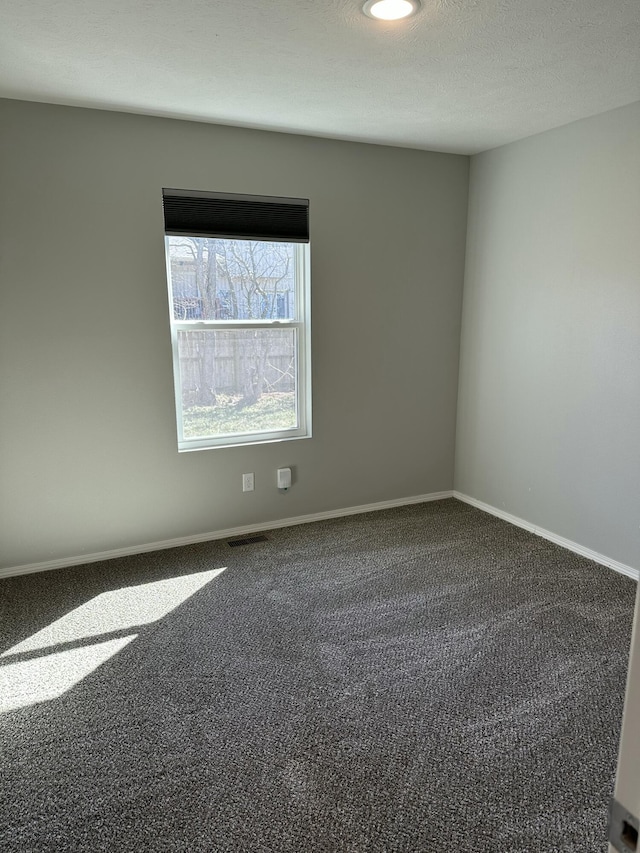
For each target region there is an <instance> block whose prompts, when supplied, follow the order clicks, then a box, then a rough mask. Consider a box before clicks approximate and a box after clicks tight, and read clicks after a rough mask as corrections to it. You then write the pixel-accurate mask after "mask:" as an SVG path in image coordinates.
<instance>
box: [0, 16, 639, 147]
mask: <svg viewBox="0 0 640 853" xmlns="http://www.w3.org/2000/svg"><path fill="white" fill-rule="evenodd" d="M360 5H361V4H360V2H359V0H316V2H312V0H179V2H168V0H82V2H81V0H57V2H53V3H52V2H51V0H28V2H26V0H0V16H1V20H0V96H4V97H8V98H22V99H25V100H33V101H44V102H52V103H60V104H74V105H79V106H92V107H98V108H104V109H116V110H125V111H130V112H139V113H150V114H155V115H165V116H175V117H179V118H191V119H198V120H203V121H212V122H218V123H223V124H235V125H246V126H250V127H260V128H268V129H273V130H287V131H294V132H298V133H306V134H314V135H319V136H331V137H337V138H341V139H353V140H363V141H369V142H379V143H387V144H391V145H401V146H408V147H415V148H427V149H433V150H439V151H453V152H461V153H473V152H477V151H481V150H485V149H487V148H492V147H495V146H496V145H501V144H503V143H506V142H510V141H512V140H514V139H519V138H522V137H524V136H528V135H530V134H533V133H537V132H539V131H542V130H547V129H549V128H551V127H556V126H558V125H561V124H565V123H566V122H569V121H573V120H575V119H578V118H583V117H585V116H589V115H593V114H595V113H599V112H603V111H605V110H608V109H611V108H613V107H617V106H622V105H623V104H627V103H630V102H632V101H636V100H640V0H423V5H422V9H421V11H420V13H419V14H418V15H417V16H416V17H414V18H412V19H409V20H408V21H404V22H395V23H382V22H379V21H373V20H371V19H370V18H367V17H365V16H364V15H363V14H362V12H361V10H360Z"/></svg>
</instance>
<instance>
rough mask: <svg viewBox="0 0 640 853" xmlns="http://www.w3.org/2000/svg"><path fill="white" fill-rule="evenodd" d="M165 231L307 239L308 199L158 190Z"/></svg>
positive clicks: (257, 237)
mask: <svg viewBox="0 0 640 853" xmlns="http://www.w3.org/2000/svg"><path fill="white" fill-rule="evenodd" d="M162 198H163V203H164V225H165V231H166V233H167V234H175V235H188V236H191V237H236V238H238V239H244V240H278V241H285V242H288V243H308V242H309V201H308V200H307V199H300V198H277V197H271V196H255V195H230V194H228V193H205V192H197V191H189V190H169V189H165V190H163V191H162Z"/></svg>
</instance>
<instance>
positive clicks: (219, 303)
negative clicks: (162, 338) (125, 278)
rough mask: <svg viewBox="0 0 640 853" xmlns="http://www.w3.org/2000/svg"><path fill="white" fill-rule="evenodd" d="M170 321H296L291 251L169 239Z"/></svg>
mask: <svg viewBox="0 0 640 853" xmlns="http://www.w3.org/2000/svg"><path fill="white" fill-rule="evenodd" d="M168 241H169V260H170V265H171V293H172V298H173V317H174V320H291V319H294V318H295V310H296V306H295V245H294V244H293V243H267V242H264V241H260V240H223V239H219V238H215V237H169V238H168Z"/></svg>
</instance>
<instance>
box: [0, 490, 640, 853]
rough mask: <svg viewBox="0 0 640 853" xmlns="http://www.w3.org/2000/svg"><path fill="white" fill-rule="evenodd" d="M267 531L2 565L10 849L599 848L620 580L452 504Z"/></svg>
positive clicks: (617, 684)
mask: <svg viewBox="0 0 640 853" xmlns="http://www.w3.org/2000/svg"><path fill="white" fill-rule="evenodd" d="M268 535H269V541H268V542H264V543H258V544H254V545H250V546H245V547H240V548H230V547H229V546H228V545H227V544H226V543H223V542H217V543H207V544H203V545H198V546H192V547H187V548H180V549H175V550H171V551H162V552H157V553H153V554H147V555H141V556H136V557H129V558H125V559H120V560H112V561H108V562H104V563H96V564H92V565H89V566H84V567H78V568H73V569H65V570H61V571H57V572H48V573H42V574H39V575H30V576H24V577H18V578H12V579H8V580H4V581H0V600H1V602H2V610H1V612H0V616H1V623H0V640H1V641H2V643H1V645H0V652H3V653H4V654H3V655H2V656H1V657H0V673H1V671H2V670H4V683H5V711H4V712H3V713H1V714H0V750H1V753H2V755H1V760H2V772H1V774H0V808H1V809H2V812H3V815H2V820H0V850H2V851H3V853H14V851H15V853H18V851H19V853H30V851H33V852H34V853H36V851H37V853H40V851H56V853H62V851H91V853H96V851H110V853H111V851H113V852H114V853H117V851H136V853H144V851H172V852H173V851H185V853H186V851H189V853H199V851H221V852H222V851H247V853H307V851H328V853H332V851H350V853H365V851H366V853H373V851H380V853H381V852H382V851H385V853H400V851H402V853H416V851H419V852H420V853H447V851H452V853H453V851H456V853H467V851H468V853H471V851H474V853H478V851H486V853H491V852H492V851H495V853H505V851H508V853H538V851H540V853H542V851H544V853H552V851H576V853H577V851H580V853H587V852H588V853H592V851H604V850H606V845H605V841H604V839H605V837H606V821H607V816H606V815H607V804H608V798H609V796H610V794H611V791H612V786H613V779H614V773H615V763H616V752H617V742H618V735H619V728H620V720H621V714H622V702H623V694H624V682H625V674H626V664H627V654H628V648H629V642H630V629H631V621H632V610H633V601H634V596H635V584H634V583H633V582H632V581H631V580H629V579H627V578H624V577H621V576H619V575H617V574H615V573H614V572H612V571H610V570H608V569H606V568H603V567H600V566H597V565H595V564H594V563H591V562H589V561H587V560H584V559H582V558H580V557H577V556H575V555H573V554H571V553H569V552H566V551H564V550H562V549H560V548H558V547H556V546H554V545H551V544H550V543H548V542H546V541H544V540H543V539H540V538H538V537H535V536H532V535H530V534H528V533H526V532H524V531H522V530H520V529H518V528H515V527H512V526H510V525H508V524H506V523H505V522H502V521H500V520H498V519H495V518H493V517H491V516H488V515H486V514H484V513H482V512H479V511H478V510H475V509H473V508H471V507H469V506H466V505H464V504H462V503H459V502H457V501H454V500H448V501H442V502H438V503H431V504H424V505H415V506H409V507H404V508H400V509H395V510H389V511H384V512H379V513H371V514H368V515H360V516H352V517H350V518H345V519H337V520H333V521H328V522H323V523H317V524H309V525H304V526H301V527H298V528H286V529H282V530H278V531H272V532H270V533H269V534H268ZM222 567H226V569H225V571H224V572H221V573H219V574H215V575H214V573H213V570H215V569H219V568H222ZM208 571H211V575H200V576H199V577H196V578H195V579H194V577H193V576H194V573H201V572H208ZM165 579H173V580H165ZM205 581H207V582H206V583H205ZM127 587H135V589H130V590H127V589H126V588H127ZM198 587H199V588H198ZM188 596H190V597H188ZM171 607H173V609H171ZM131 637H134V639H131ZM29 638H31V639H29ZM7 652H8V653H7ZM92 654H94V655H96V657H95V660H94V663H93V667H94V668H93V670H92V671H88V672H85V669H86V667H87V660H88V659H89V658H90V657H91V655H92ZM105 655H106V657H105ZM96 661H97V662H98V663H99V665H98V663H96ZM100 661H102V662H101V663H100ZM43 667H44V669H43ZM90 669H91V667H90ZM69 672H71V676H73V677H74V678H76V680H77V683H76V684H68V683H66V682H65V681H64V679H65V678H66V679H69V677H70V676H69ZM83 673H84V677H82V676H83ZM58 676H59V678H60V679H61V681H60V684H61V685H62V687H60V691H61V693H60V695H59V696H57V698H55V697H52V696H49V697H48V698H47V693H46V691H47V690H48V689H49V690H50V689H55V686H56V684H57V682H56V678H58ZM14 677H15V682H16V683H17V682H20V684H22V687H21V688H19V689H18V688H16V690H14V691H13V692H12V689H13V688H11V689H7V688H6V685H7V684H10V686H11V684H12V683H13V682H11V681H10V679H11V678H14ZM25 684H26V685H27V687H26V688H25V687H24V685H25ZM29 685H31V687H29ZM52 685H53V688H52ZM20 690H22V693H20ZM25 690H27V692H28V693H29V695H26V696H25V695H24V693H25ZM29 691H32V693H30V692H29ZM43 691H44V692H43ZM34 701H35V702H36V704H29V702H32V703H33V702H34Z"/></svg>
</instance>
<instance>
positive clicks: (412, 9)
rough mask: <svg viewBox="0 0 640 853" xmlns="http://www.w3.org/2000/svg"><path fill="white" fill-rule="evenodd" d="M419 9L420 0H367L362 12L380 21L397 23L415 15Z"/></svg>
mask: <svg viewBox="0 0 640 853" xmlns="http://www.w3.org/2000/svg"><path fill="white" fill-rule="evenodd" d="M419 8H420V0H367V2H366V3H365V4H364V6H363V7H362V11H363V12H364V13H365V15H368V16H369V17H370V18H378V20H381V21H399V20H400V18H408V17H409V15H415V13H416V12H417V11H418V9H419Z"/></svg>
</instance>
